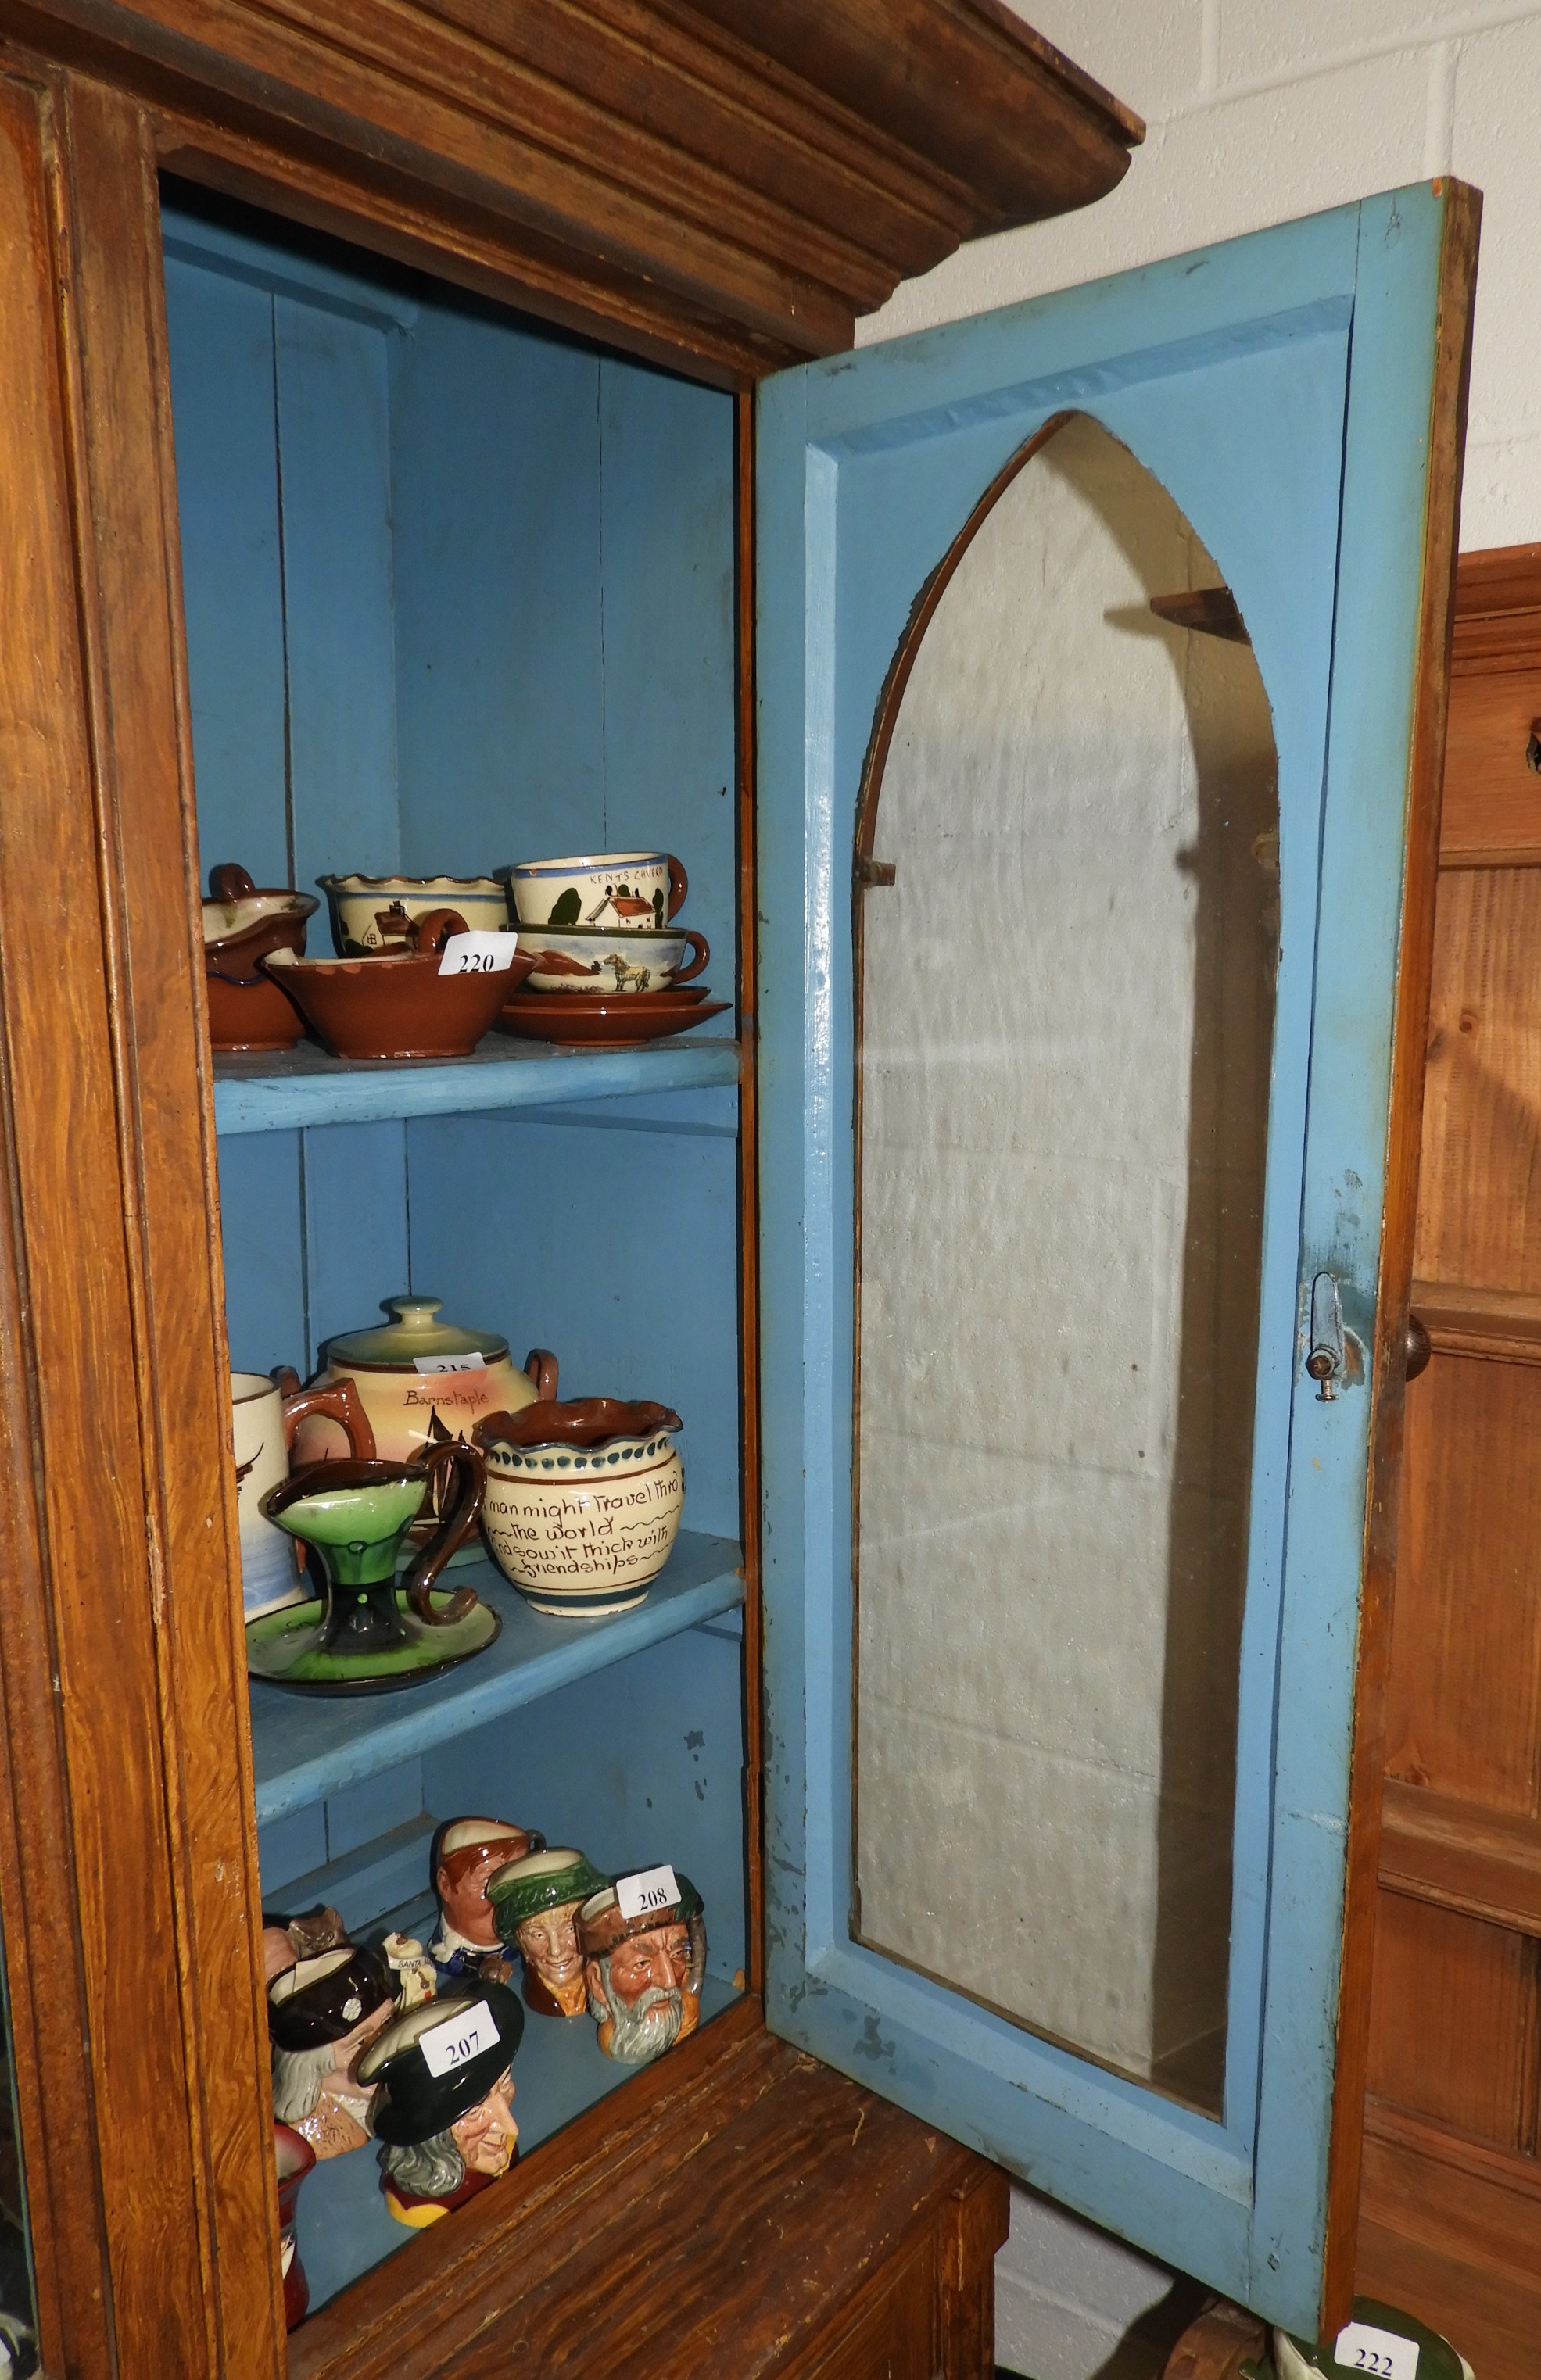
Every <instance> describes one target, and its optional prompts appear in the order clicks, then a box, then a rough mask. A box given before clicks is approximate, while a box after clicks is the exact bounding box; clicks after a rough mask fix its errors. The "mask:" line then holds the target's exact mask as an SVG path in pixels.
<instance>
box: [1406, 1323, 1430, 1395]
mask: <svg viewBox="0 0 1541 2380" xmlns="http://www.w3.org/2000/svg"><path fill="white" fill-rule="evenodd" d="M1433 1353H1434V1342H1433V1341H1432V1340H1431V1339H1430V1337H1429V1335H1428V1332H1427V1331H1426V1330H1425V1329H1424V1326H1423V1324H1422V1323H1421V1322H1420V1321H1419V1319H1418V1318H1417V1316H1416V1315H1415V1314H1410V1315H1409V1316H1408V1318H1407V1378H1409V1379H1410V1380H1415V1379H1416V1378H1417V1377H1418V1375H1419V1373H1420V1372H1426V1371H1427V1369H1428V1359H1429V1357H1430V1356H1431V1355H1432V1354H1433Z"/></svg>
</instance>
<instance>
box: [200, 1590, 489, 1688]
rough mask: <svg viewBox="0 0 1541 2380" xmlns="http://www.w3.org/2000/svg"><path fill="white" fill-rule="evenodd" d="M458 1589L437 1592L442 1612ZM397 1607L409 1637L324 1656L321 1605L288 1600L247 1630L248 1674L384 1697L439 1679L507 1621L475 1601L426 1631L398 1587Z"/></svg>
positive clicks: (289, 1684) (292, 1685)
mask: <svg viewBox="0 0 1541 2380" xmlns="http://www.w3.org/2000/svg"><path fill="white" fill-rule="evenodd" d="M456 1592H457V1590H455V1589H453V1588H446V1589H444V1590H443V1591H435V1592H434V1597H433V1602H434V1609H435V1610H437V1611H442V1610H443V1609H444V1608H445V1606H446V1603H449V1602H450V1601H451V1600H452V1599H453V1597H454V1595H455V1593H456ZM396 1603H397V1610H398V1611H399V1612H400V1613H401V1614H402V1616H403V1618H404V1619H405V1621H406V1622H407V1642H406V1643H405V1644H404V1645H392V1646H391V1647H390V1649H389V1650H388V1651H386V1652H383V1653H376V1654H374V1655H373V1656H370V1657H368V1658H366V1657H364V1656H362V1655H361V1654H358V1653H353V1654H339V1653H324V1652H323V1651H322V1650H321V1643H320V1639H321V1618H322V1612H323V1609H324V1606H323V1604H322V1603H321V1601H320V1600H319V1598H318V1599H317V1600H316V1601H314V1602H312V1603H287V1604H285V1605H284V1607H283V1609H281V1610H278V1611H268V1612H264V1613H263V1617H262V1618H261V1619H260V1620H253V1621H251V1622H250V1623H249V1624H248V1627H247V1631H246V1668H247V1674H248V1676H250V1677H253V1678H262V1679H265V1681H266V1682H267V1683H268V1684H269V1685H273V1686H287V1688H288V1689H289V1691H290V1692H291V1693H293V1694H390V1693H391V1692H392V1691H393V1689H395V1688H397V1687H401V1686H419V1685H422V1683H423V1682H424V1681H425V1680H427V1679H429V1678H437V1677H440V1676H442V1674H443V1672H444V1671H445V1670H453V1669H454V1668H455V1667H456V1665H457V1664H458V1663H459V1662H461V1661H469V1660H470V1659H471V1655H472V1654H473V1653H481V1652H484V1651H485V1649H486V1647H487V1646H488V1645H490V1644H491V1643H492V1642H493V1639H494V1638H495V1636H496V1635H497V1634H498V1633H499V1632H500V1630H501V1629H502V1626H503V1622H502V1620H501V1619H500V1618H499V1616H498V1614H497V1613H496V1612H495V1610H494V1609H493V1608H492V1606H491V1604H488V1603H478V1604H477V1605H476V1607H475V1609H473V1610H471V1611H468V1612H467V1614H466V1616H465V1618H464V1619H463V1620H457V1621H453V1622H452V1623H451V1625H450V1626H448V1627H447V1628H425V1627H424V1626H423V1624H422V1621H421V1620H419V1619H418V1618H417V1617H416V1615H415V1613H413V1612H412V1611H411V1610H410V1609H408V1604H407V1598H406V1596H405V1595H404V1594H403V1593H402V1592H401V1590H400V1588H399V1587H398V1588H397V1596H396Z"/></svg>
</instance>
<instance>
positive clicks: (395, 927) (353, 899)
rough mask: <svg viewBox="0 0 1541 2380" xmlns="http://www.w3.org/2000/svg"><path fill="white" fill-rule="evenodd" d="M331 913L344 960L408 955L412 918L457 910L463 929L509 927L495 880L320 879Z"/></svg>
mask: <svg viewBox="0 0 1541 2380" xmlns="http://www.w3.org/2000/svg"><path fill="white" fill-rule="evenodd" d="M317 882H318V883H319V884H320V886H321V889H322V891H323V892H324V893H325V895H326V900H327V905H328V906H329V907H330V909H331V912H332V940H333V941H334V943H335V944H336V951H337V955H338V957H339V958H345V959H362V958H370V957H373V954H374V953H376V952H379V951H390V952H394V953H397V954H399V953H402V952H404V951H405V950H407V949H408V947H409V943H408V936H407V929H408V927H409V926H410V924H411V922H412V920H413V918H414V917H427V916H428V915H429V913H430V912H431V911H432V910H434V909H458V910H459V913H460V915H461V917H463V918H464V919H465V921H466V924H467V925H468V926H469V927H471V929H479V930H481V931H483V932H486V933H494V934H495V933H501V932H505V931H506V930H507V929H508V893H507V892H506V891H505V889H504V887H503V885H502V884H501V883H500V882H499V881H498V880H497V878H496V877H495V876H322V877H318V878H317Z"/></svg>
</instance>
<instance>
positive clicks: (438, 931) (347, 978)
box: [263, 909, 520, 1061]
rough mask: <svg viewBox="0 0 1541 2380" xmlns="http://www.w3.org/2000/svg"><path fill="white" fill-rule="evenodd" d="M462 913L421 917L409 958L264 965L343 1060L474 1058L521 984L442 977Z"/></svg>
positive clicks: (512, 976)
mask: <svg viewBox="0 0 1541 2380" xmlns="http://www.w3.org/2000/svg"><path fill="white" fill-rule="evenodd" d="M465 930H466V926H465V920H464V919H463V918H462V917H461V916H460V915H459V911H458V910H455V909H433V910H430V911H429V913H428V914H427V916H426V917H417V918H414V919H413V920H412V922H411V924H410V927H409V929H408V931H409V933H410V935H411V937H412V939H413V948H412V950H411V952H410V955H408V956H405V957H402V958H391V957H377V958H367V959H300V958H296V957H295V955H294V953H293V952H292V951H275V952H274V953H273V954H272V956H271V957H270V958H268V959H265V960H264V961H263V965H264V966H266V968H267V969H268V971H269V973H270V975H271V976H272V977H273V980H274V981H275V983H280V984H282V986H283V988H284V990H286V991H287V994H288V996H289V998H290V999H291V1000H292V1001H293V1002H294V1004H295V1006H296V1007H297V1008H298V1009H299V1011H300V1014H301V1015H302V1016H303V1017H304V1019H305V1022H306V1024H307V1025H308V1026H310V1028H311V1030H312V1033H313V1034H314V1035H315V1036H316V1038H317V1039H318V1040H320V1041H323V1042H324V1043H325V1045H326V1047H327V1049H328V1050H331V1052H332V1054H333V1056H334V1057H337V1058H376V1059H379V1058H388V1059H395V1060H397V1061H400V1060H402V1059H408V1058H469V1057H470V1055H471V1051H472V1050H474V1049H475V1047H476V1044H477V1043H478V1041H480V1039H481V1038H482V1036H483V1033H485V1032H487V1031H489V1030H490V1029H491V1026H492V1024H493V1021H494V1019H495V1016H496V1014H497V1012H498V1010H499V1008H500V1007H501V1006H502V1004H503V1002H504V1001H505V1000H506V999H507V998H508V991H509V989H510V987H511V985H513V984H514V983H516V982H517V981H518V980H519V979H520V978H519V975H518V972H517V967H518V960H517V954H516V963H515V966H514V967H513V968H509V969H508V970H506V971H505V972H503V973H502V974H497V975H481V974H471V975H441V974H440V972H439V965H440V954H441V953H442V950H443V947H444V944H445V943H446V941H448V939H449V937H450V935H451V934H460V933H464V932H465Z"/></svg>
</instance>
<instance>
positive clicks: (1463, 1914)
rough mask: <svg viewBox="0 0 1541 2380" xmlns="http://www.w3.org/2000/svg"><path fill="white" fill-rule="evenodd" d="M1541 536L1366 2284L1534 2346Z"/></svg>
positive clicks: (1470, 758) (1461, 646)
mask: <svg viewBox="0 0 1541 2380" xmlns="http://www.w3.org/2000/svg"><path fill="white" fill-rule="evenodd" d="M1537 716H1541V549H1536V548H1534V547H1533V548H1523V549H1513V550H1510V551H1509V552H1507V553H1496V554H1482V555H1474V556H1466V557H1463V559H1462V565H1461V572H1460V577H1459V581H1458V591H1457V602H1456V622H1455V636H1454V655H1453V662H1452V677H1451V686H1450V723H1449V747H1448V761H1447V774H1446V785H1445V816H1444V826H1443V832H1442V835H1441V842H1440V861H1441V867H1440V875H1439V884H1438V893H1437V922H1436V933H1435V950H1434V979H1433V988H1432V997H1431V1002H1430V1015H1429V1034H1428V1065H1427V1075H1426V1078H1425V1104H1424V1127H1423V1163H1422V1179H1421V1183H1420V1187H1419V1206H1418V1225H1417V1243H1416V1245H1417V1253H1416V1258H1415V1266H1414V1269H1415V1274H1416V1276H1417V1277H1416V1279H1415V1281H1414V1284H1413V1310H1414V1312H1415V1313H1417V1314H1418V1315H1419V1317H1420V1318H1421V1319H1422V1320H1423V1322H1424V1323H1425V1328H1426V1329H1427V1330H1428V1333H1429V1337H1430V1340H1431V1342H1432V1345H1433V1349H1434V1359H1433V1362H1432V1363H1431V1365H1430V1366H1429V1368H1428V1370H1427V1372H1426V1373H1425V1375H1424V1377H1423V1378H1421V1379H1419V1380H1417V1381H1416V1382H1415V1383H1414V1385H1413V1387H1412V1389H1411V1390H1409V1392H1408V1396H1407V1400H1406V1453H1405V1463H1404V1468H1403V1473H1402V1491H1401V1499H1400V1545H1399V1552H1398V1564H1397V1577H1396V1599H1395V1611H1394V1617H1393V1625H1392V1637H1391V1654H1390V1675H1389V1680H1388V1693H1387V1706H1386V1749H1387V1783H1386V1792H1385V1804H1384V1812H1383V1823H1382V1829H1381V1840H1380V1852H1379V1876H1380V1887H1381V1889H1380V1895H1379V1907H1378V1915H1377V1928H1376V1955H1375V1972H1374V1987H1373V1991H1372V1995H1371V2048H1370V2065H1369V2096H1368V2099H1367V2102H1366V2117H1365V2124H1364V2189H1363V2194H1362V2199H1361V2206H1360V2224H1359V2240H1358V2255H1357V2272H1356V2277H1357V2283H1358V2287H1359V2288H1360V2289H1361V2290H1363V2291H1364V2292H1366V2293H1367V2294H1369V2295H1372V2296H1376V2297H1380V2298H1383V2299H1385V2300H1388V2301H1389V2302H1391V2303H1393V2304H1399V2305H1403V2306H1406V2307H1408V2308H1409V2309H1410V2310H1411V2311H1413V2313H1418V2314H1420V2315H1421V2316H1422V2317H1423V2318H1424V2319H1425V2321H1427V2322H1430V2323H1433V2324H1434V2325H1437V2327H1438V2328H1440V2329H1442V2330H1444V2331H1445V2332H1446V2334H1447V2335H1448V2336H1449V2338H1451V2339H1453V2341H1454V2342H1455V2344H1456V2345H1457V2346H1458V2347H1460V2349H1461V2350H1462V2352H1463V2353H1464V2354H1465V2355H1466V2356H1467V2357H1468V2359H1469V2360H1470V2361H1471V2362H1473V2363H1474V2365H1475V2366H1476V2369H1477V2370H1478V2371H1479V2372H1480V2373H1481V2374H1482V2375H1483V2380H1533V2375H1534V2374H1535V2362H1536V2346H1535V2342H1536V2339H1537V2338H1538V2337H1541V2285H1538V2283H1537V2281H1536V2277H1535V2276H1536V2274H1537V2271H1538V2270H1541V2163H1538V2160H1537V2157H1536V2155H1535V2150H1536V2130H1537V2092H1538V2079H1541V2046H1538V2024H1537V2015H1538V1974H1541V1558H1538V1556H1537V1553H1536V1550H1535V1548H1536V1547H1537V1544H1538V1542H1541V1527H1538V1524H1541V1228H1538V1226H1541V1161H1538V1160H1541V866H1538V865H1536V864H1535V863H1537V862H1538V861H1541V777H1538V776H1537V775H1536V773H1535V771H1534V770H1533V768H1532V767H1531V765H1530V764H1529V762H1528V760H1527V757H1526V746H1527V744H1528V742H1529V739H1530V732H1531V725H1532V722H1533V720H1534V719H1535V718H1536V717H1537Z"/></svg>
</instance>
